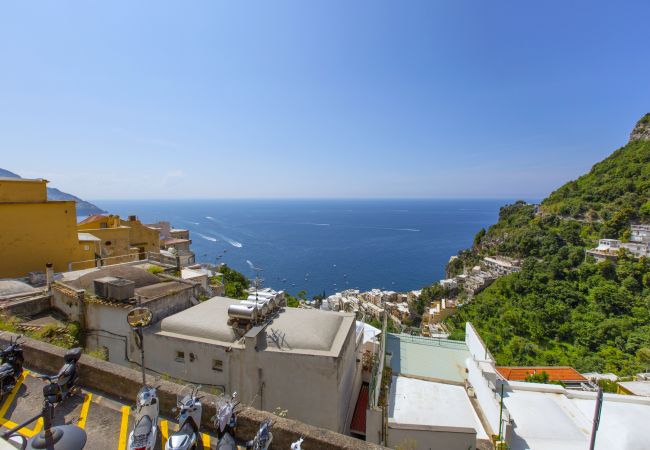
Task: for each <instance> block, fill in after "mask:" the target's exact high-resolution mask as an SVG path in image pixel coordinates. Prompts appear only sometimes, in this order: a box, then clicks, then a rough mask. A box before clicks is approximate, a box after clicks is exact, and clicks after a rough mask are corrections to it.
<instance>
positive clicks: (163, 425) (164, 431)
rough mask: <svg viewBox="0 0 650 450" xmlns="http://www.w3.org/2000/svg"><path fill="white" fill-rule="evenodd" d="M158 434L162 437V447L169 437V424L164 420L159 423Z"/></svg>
mask: <svg viewBox="0 0 650 450" xmlns="http://www.w3.org/2000/svg"><path fill="white" fill-rule="evenodd" d="M160 434H161V436H162V444H163V445H164V444H165V442H167V437H168V436H169V424H168V423H167V421H166V420H161V421H160Z"/></svg>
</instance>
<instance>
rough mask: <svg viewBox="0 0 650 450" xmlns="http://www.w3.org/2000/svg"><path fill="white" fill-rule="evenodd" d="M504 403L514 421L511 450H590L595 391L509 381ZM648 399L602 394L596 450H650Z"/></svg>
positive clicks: (649, 408)
mask: <svg viewBox="0 0 650 450" xmlns="http://www.w3.org/2000/svg"><path fill="white" fill-rule="evenodd" d="M509 385H510V387H511V388H512V389H513V390H512V391H508V392H506V395H505V397H504V403H505V406H506V408H507V409H508V411H509V413H510V417H511V419H512V421H513V422H514V433H515V439H514V440H513V445H512V447H511V448H512V450H526V449H548V450H574V449H575V450H584V449H586V448H589V439H590V434H591V428H592V419H593V415H594V407H595V404H596V393H595V392H584V391H569V390H566V389H564V388H562V387H561V386H556V385H546V384H533V383H524V382H510V383H509ZM649 423H650V399H647V398H643V397H634V396H630V395H616V394H605V396H604V401H603V409H602V413H601V418H600V426H599V429H598V433H597V435H596V436H597V438H596V449H598V450H607V449H645V448H650V446H649V441H648V430H647V428H648V424H649Z"/></svg>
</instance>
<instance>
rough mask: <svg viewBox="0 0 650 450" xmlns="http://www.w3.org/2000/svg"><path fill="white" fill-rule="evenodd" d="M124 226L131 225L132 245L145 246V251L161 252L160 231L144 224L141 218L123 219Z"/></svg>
mask: <svg viewBox="0 0 650 450" xmlns="http://www.w3.org/2000/svg"><path fill="white" fill-rule="evenodd" d="M121 224H122V225H123V226H126V227H129V228H130V229H131V231H130V237H129V239H130V241H131V246H132V247H144V251H145V252H155V253H158V252H160V231H159V230H154V229H153V228H149V227H147V226H145V225H142V222H140V221H139V220H137V219H136V220H122V221H121Z"/></svg>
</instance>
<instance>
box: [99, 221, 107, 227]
mask: <svg viewBox="0 0 650 450" xmlns="http://www.w3.org/2000/svg"><path fill="white" fill-rule="evenodd" d="M99 228H108V223H106V222H101V223H100V224H99Z"/></svg>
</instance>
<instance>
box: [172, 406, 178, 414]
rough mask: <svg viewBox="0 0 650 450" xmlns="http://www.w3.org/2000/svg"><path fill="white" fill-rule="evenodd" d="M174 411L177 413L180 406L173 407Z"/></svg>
mask: <svg viewBox="0 0 650 450" xmlns="http://www.w3.org/2000/svg"><path fill="white" fill-rule="evenodd" d="M172 412H173V413H174V414H176V413H177V412H178V408H177V407H175V406H174V407H173V408H172Z"/></svg>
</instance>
